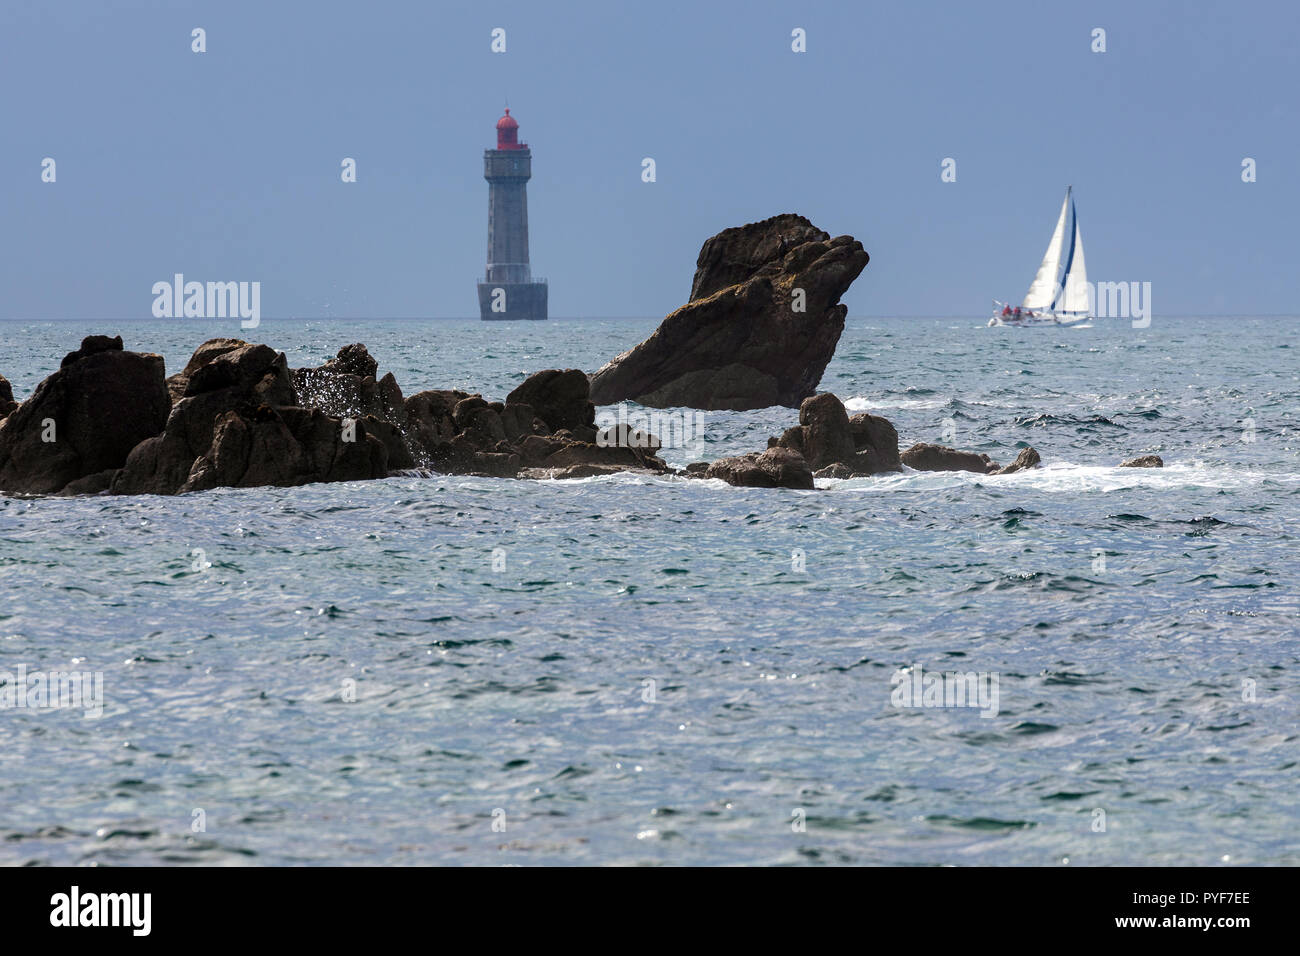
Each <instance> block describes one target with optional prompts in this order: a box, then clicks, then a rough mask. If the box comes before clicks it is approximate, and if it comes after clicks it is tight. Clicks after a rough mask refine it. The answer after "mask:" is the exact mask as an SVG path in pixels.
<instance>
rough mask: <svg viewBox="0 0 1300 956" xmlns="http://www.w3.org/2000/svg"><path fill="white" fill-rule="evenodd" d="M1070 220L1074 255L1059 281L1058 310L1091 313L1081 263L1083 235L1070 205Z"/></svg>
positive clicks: (1089, 296)
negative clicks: (1072, 222)
mask: <svg viewBox="0 0 1300 956" xmlns="http://www.w3.org/2000/svg"><path fill="white" fill-rule="evenodd" d="M1070 218H1071V219H1073V220H1074V253H1073V255H1071V256H1070V260H1069V262H1068V267H1067V269H1066V273H1065V278H1064V279H1062V280H1061V284H1062V286H1063V291H1062V293H1061V301H1060V309H1061V311H1063V312H1091V311H1092V296H1091V294H1090V293H1089V289H1088V267H1087V265H1086V264H1085V263H1084V261H1083V234H1082V233H1080V232H1079V217H1078V216H1077V215H1075V214H1074V203H1073V202H1072V203H1070Z"/></svg>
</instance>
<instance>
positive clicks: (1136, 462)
mask: <svg viewBox="0 0 1300 956" xmlns="http://www.w3.org/2000/svg"><path fill="white" fill-rule="evenodd" d="M1164 466H1165V460H1164V459H1163V458H1161V457H1160V456H1159V455H1141V456H1139V457H1137V458H1130V459H1129V460H1128V461H1124V462H1120V467H1121V468H1163V467H1164Z"/></svg>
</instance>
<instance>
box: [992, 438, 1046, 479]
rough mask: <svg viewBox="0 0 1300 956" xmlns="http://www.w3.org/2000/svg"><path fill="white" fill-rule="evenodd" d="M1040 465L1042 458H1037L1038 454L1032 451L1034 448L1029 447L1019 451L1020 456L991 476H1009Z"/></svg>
mask: <svg viewBox="0 0 1300 956" xmlns="http://www.w3.org/2000/svg"><path fill="white" fill-rule="evenodd" d="M1041 463H1042V458H1040V457H1039V455H1038V452H1037V451H1035V450H1034V447H1033V446H1032V445H1030V446H1029V447H1028V448H1022V449H1020V454H1018V455H1017V456H1016V460H1015V461H1013V462H1012V463H1011V464H1009V465H1004V466H1003V467H1001V468H999V469H998V470H997V471H995V472H992V474H994V475H1010V474H1013V473H1015V472H1017V471H1025V470H1026V469H1029V468H1037V467H1038V466H1039V464H1041Z"/></svg>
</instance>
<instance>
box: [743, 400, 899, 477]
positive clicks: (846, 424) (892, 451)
mask: <svg viewBox="0 0 1300 956" xmlns="http://www.w3.org/2000/svg"><path fill="white" fill-rule="evenodd" d="M768 445H769V446H772V447H779V448H790V449H793V450H795V451H797V452H799V453H800V454H801V455H802V456H803V458H804V460H805V461H807V463H808V467H810V468H812V469H813V470H814V471H816V472H817V475H816V477H819V478H856V477H860V476H863V475H877V474H880V473H881V472H886V471H900V470H901V468H902V466H901V463H900V461H899V457H898V432H897V431H896V430H895V429H894V426H893V425H892V424H891V423H890V422H888V421H887V420H886V419H883V418H880V417H878V416H876V415H868V414H866V413H859V414H857V415H854V416H853V417H852V418H850V417H849V414H848V412H847V411H846V410H845V408H844V404H843V403H842V402H841V401H840V400H839V399H838V398H836V397H835V396H834V395H832V394H830V393H829V392H823V393H822V394H820V395H814V396H813V397H811V398H805V399H804V400H803V403H802V404H801V405H800V406H799V424H798V425H797V426H796V427H794V428H789V429H786V431H785V433H784V434H782V435H781V437H780V438H774V439H771V440H770V441H769V442H768ZM823 472H825V473H824V474H823Z"/></svg>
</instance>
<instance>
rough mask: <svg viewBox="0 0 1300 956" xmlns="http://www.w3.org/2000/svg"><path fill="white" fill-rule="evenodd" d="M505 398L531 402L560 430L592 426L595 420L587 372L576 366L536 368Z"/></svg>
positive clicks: (519, 402)
mask: <svg viewBox="0 0 1300 956" xmlns="http://www.w3.org/2000/svg"><path fill="white" fill-rule="evenodd" d="M506 402H507V403H512V402H513V403H517V404H522V405H528V406H531V407H532V408H533V410H534V411H536V413H537V415H538V416H539V417H541V419H542V420H543V421H545V422H546V424H548V425H550V426H551V428H553V429H556V430H557V431H558V430H559V429H561V428H569V429H574V428H580V427H583V426H589V425H591V424H592V423H593V422H594V421H595V420H596V406H595V405H593V404H592V402H591V386H590V383H589V382H588V380H587V375H586V373H585V372H583V371H581V370H580V369H576V368H569V369H564V370H563V371H561V370H560V369H547V370H545V371H542V372H534V373H533V374H532V375H530V376H528V378H526V379H524V381H523V384H521V385H520V386H519V387H518V388H516V389H515V390H514V391H512V392H511V393H510V394H509V395H507V396H506Z"/></svg>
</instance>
